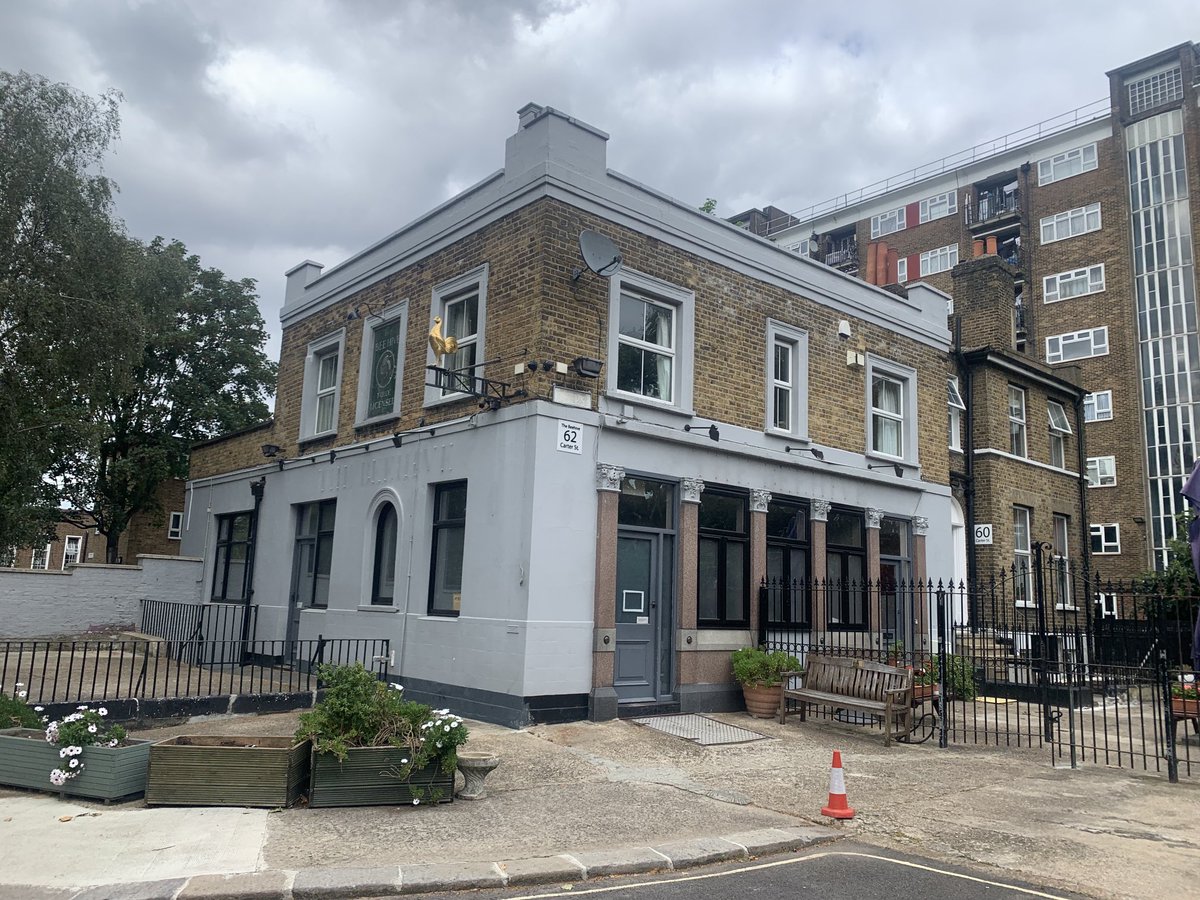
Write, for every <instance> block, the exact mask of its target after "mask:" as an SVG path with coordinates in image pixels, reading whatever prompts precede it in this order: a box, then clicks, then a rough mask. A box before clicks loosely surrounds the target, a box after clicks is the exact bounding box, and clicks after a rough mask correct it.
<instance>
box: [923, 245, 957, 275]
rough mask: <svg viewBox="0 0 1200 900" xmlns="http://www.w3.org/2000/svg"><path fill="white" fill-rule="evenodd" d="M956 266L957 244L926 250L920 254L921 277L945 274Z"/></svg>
mask: <svg viewBox="0 0 1200 900" xmlns="http://www.w3.org/2000/svg"><path fill="white" fill-rule="evenodd" d="M957 265H958V244H950V245H948V246H945V247H939V248H938V249H937V250H926V251H925V252H924V253H922V254H921V276H922V277H924V276H926V275H936V274H937V273H938V272H947V271H949V270H950V269H953V268H954V267H955V266H957Z"/></svg>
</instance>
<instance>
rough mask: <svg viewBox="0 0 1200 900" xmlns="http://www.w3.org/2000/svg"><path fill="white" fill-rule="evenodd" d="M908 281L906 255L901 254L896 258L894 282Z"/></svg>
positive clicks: (902, 282)
mask: <svg viewBox="0 0 1200 900" xmlns="http://www.w3.org/2000/svg"><path fill="white" fill-rule="evenodd" d="M906 281H908V257H907V256H902V257H900V258H899V259H898V260H896V284H904V282H906Z"/></svg>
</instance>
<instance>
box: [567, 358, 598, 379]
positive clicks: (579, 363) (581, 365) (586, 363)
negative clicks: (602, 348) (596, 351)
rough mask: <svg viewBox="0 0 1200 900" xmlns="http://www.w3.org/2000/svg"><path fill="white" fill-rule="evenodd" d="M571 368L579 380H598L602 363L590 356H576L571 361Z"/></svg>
mask: <svg viewBox="0 0 1200 900" xmlns="http://www.w3.org/2000/svg"><path fill="white" fill-rule="evenodd" d="M571 368H572V369H573V370H574V371H575V374H576V375H578V376H579V377H580V378H599V377H600V370H601V369H603V368H604V362H603V361H602V360H599V359H592V358H591V357H590V356H578V357H576V358H575V359H573V360H572V361H571Z"/></svg>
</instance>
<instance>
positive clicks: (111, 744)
mask: <svg viewBox="0 0 1200 900" xmlns="http://www.w3.org/2000/svg"><path fill="white" fill-rule="evenodd" d="M104 746H105V747H115V746H117V739H116V738H113V739H112V740H111V741H109V742H108V743H107V744H105V745H104Z"/></svg>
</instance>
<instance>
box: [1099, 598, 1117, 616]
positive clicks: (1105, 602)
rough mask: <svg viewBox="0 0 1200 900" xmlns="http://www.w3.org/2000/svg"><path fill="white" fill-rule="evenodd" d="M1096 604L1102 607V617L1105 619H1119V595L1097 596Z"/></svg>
mask: <svg viewBox="0 0 1200 900" xmlns="http://www.w3.org/2000/svg"><path fill="white" fill-rule="evenodd" d="M1096 604H1097V605H1098V606H1099V607H1100V616H1101V617H1102V618H1105V619H1115V618H1116V617H1117V595H1116V594H1102V593H1097V594H1096Z"/></svg>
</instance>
